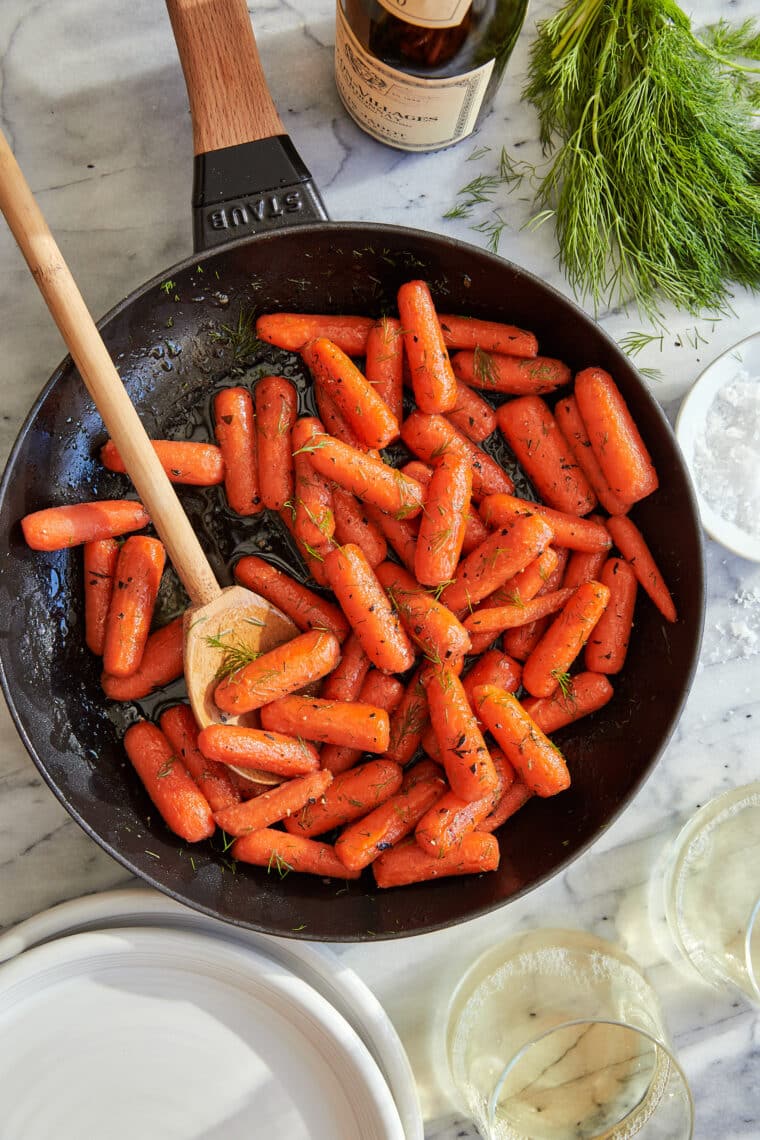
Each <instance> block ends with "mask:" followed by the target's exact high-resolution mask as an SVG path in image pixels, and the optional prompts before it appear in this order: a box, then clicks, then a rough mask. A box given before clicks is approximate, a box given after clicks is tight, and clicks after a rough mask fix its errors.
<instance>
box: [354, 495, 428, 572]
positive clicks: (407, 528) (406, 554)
mask: <svg viewBox="0 0 760 1140" xmlns="http://www.w3.org/2000/svg"><path fill="white" fill-rule="evenodd" d="M364 505H365V508H366V511H367V517H368V518H369V519H370V520H371V521H372V522H373V523H374V524H375V526H376V527H377V529H378V530H379V531H380V533H381V534H382V535H383V537H384V538H385V540H386V541H387V543H388V546H390V548H391V549H392V550H393V551H394V553H395V554H397V555H398V557H399V560H400V562H401V563H402V565H403V566H405V567H406V568H407V570H408V571H409V573H410V574H413V573H414V556H415V554H416V552H417V534H418V532H419V521H418V520H417V519H403V518H402V519H396V518H394V517H393V515H388V514H385V512H384V511H379V510H378V509H377V507H373V506H372V504H371V503H365V504H364Z"/></svg>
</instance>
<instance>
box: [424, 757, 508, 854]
mask: <svg viewBox="0 0 760 1140" xmlns="http://www.w3.org/2000/svg"><path fill="white" fill-rule="evenodd" d="M491 758H492V760H493V762H494V766H495V768H496V771H497V774H498V777H499V782H498V784H497V786H496V787H495V788H494V790H493V791H492V792H489V793H488V795H486V796H483V797H482V798H481V799H479V800H469V801H468V800H463V799H460V797H459V796H457V795H456V794H455V793H454V792H452V791H447V792H445V793H444V794H443V795H442V796H441V797H440V798H439V799H438V800H436V802H435V804H434V805H432V806H431V807H430V809H429V810H428V811H427V812H425V814H424V815H423V816H422V817H421V819H420V820H419V822H418V824H417V826H416V827H415V829H414V837H415V839H416V840H417V843H418V844H419V845H420V847H421V848H422V850H423V851H427V853H428V855H439V856H444V855H447V854H448V853H449V851H451V849H452V848H453V847H454V846H455V845H456V844H458V843H460V842H461V840H462V837H463V836H464V835H466V834H467V832H468V831H474V830H475V828H476V827H477V825H478V824H479V823H481V822H482V821H483V820H484V819H485V818H486V816H488V815H490V814H491V812H492V811H493V810H494V808H495V807H496V804H497V803H498V802H499V800H500V799H501V796H502V794H503V793H504V792H505V791H506V789H507V788H508V787H509V786H510V785H511V784H513V783H514V780H515V770H514V768H513V767H512V765H511V764H510V763H509V761H508V760H507V758H506V757H505V756H504V755H502V753H501V752H498V751H496V750H494V751H493V752H492V753H491Z"/></svg>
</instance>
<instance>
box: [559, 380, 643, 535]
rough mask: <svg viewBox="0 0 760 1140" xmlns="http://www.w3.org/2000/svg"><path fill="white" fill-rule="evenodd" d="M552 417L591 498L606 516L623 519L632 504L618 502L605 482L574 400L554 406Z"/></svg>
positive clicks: (619, 500) (566, 400) (568, 399)
mask: <svg viewBox="0 0 760 1140" xmlns="http://www.w3.org/2000/svg"><path fill="white" fill-rule="evenodd" d="M554 415H555V416H556V418H557V423H558V424H559V426H560V430H561V432H562V434H563V435H564V437H565V439H566V440H567V445H568V447H569V448H570V450H571V452H572V453H573V457H574V459H575V462H576V463H577V464H578V466H579V467H580V468H581V470H582V471H583V474H584V475H585V476H586V478H587V479H588V481H589V484H590V486H591V487H592V488H593V491H594V494H595V495H596V497H597V499H598V500H599V502H600V503H601V505H602V506H603V507H604V509H605V511H607V514H610V515H624V514H625V513H626V511H627V510H628V508H629V507H630V505H631V504H630V503H627V502H625V501H624V500H623V499H619V498H618V496H617V495H616V494H615V493H614V492H613V491H612V489H611V487H610V485H609V483H608V482H607V479H606V478H605V475H604V472H603V471H602V469H601V467H600V466H599V460H598V459H597V458H596V456H595V455H594V451H593V448H592V447H591V440H590V439H589V437H588V432H587V430H586V425H585V424H584V422H583V418H582V417H581V414H580V412H579V411H578V405H577V403H576V401H575V397H574V396H567V397H566V398H565V399H564V400H559V402H558V403H557V404H556V405H555V408H554Z"/></svg>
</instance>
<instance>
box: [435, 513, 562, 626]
mask: <svg viewBox="0 0 760 1140" xmlns="http://www.w3.org/2000/svg"><path fill="white" fill-rule="evenodd" d="M551 540H552V532H551V529H550V528H549V526H548V525H547V524H546V523H545V522H544V521H543V519H541V518H539V517H538V516H535V515H531V516H530V517H528V518H515V519H513V525H512V526H505V527H501V528H500V529H499V530H497V531H495V532H494V533H492V534H491V535H489V537H488V538H487V539H486V540H485V542H483V543H481V545H480V546H479V547H477V549H475V550H473V551H472V552H471V553H470V554H468V555H467V557H466V558H463V559H462V561H461V562H460V563H459V568H458V569H457V572H456V576H455V579H454V582H453V583H452V585H451V586H447V587H446V589H445V590H444V591H443V593H442V594H441V601H442V602H443V604H444V605H446V606H448V607H449V609H450V610H452V611H453V612H454V613H459V612H462V611H464V610H465V609H467V608H468V607H470V606H475V605H477V604H478V602H480V601H482V600H483V598H486V597H488V595H489V594H492V593H493V592H494V590H496V589H497V588H498V587H499V586H501V585H502V583H503V582H506V581H507V580H508V579H509V578H513V577H514V576H515V574H519V572H520V571H521V570H524V569H525V567H526V566H527V565H528V564H529V563H530V562H532V561H533V559H534V558H537V557H538V555H539V554H540V553H541V551H542V550H543V549H544V548H545V547H547V546H548V545H549V543H550V542H551Z"/></svg>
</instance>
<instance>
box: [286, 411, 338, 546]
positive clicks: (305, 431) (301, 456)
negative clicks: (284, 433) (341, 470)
mask: <svg viewBox="0 0 760 1140" xmlns="http://www.w3.org/2000/svg"><path fill="white" fill-rule="evenodd" d="M321 432H322V424H321V423H320V421H319V420H318V419H315V418H314V417H313V416H303V417H302V418H301V419H300V420H296V422H295V424H294V425H293V431H292V434H291V442H292V444H293V475H294V481H295V520H294V522H295V530H296V534H297V535H298V537H299V538H300V539H301V542H303V543H304V544H305V545H306V546H312V547H316V548H317V549H319V547H320V546H323V545H324V544H325V543H327V542H329V541H330V539H331V538H332V536H333V534H334V533H335V511H334V506H333V497H332V491H331V489H330V484H329V483H328V482H327V480H326V479H325V478H324V476H322V475H320V474H319V472H318V471H315V470H314V467H313V465H312V462H311V456H310V455H309V453H308V445H309V444H310V442H311V440H313V439H314V438H316V437H317V436H319V435H320V434H321Z"/></svg>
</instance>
